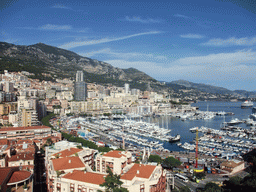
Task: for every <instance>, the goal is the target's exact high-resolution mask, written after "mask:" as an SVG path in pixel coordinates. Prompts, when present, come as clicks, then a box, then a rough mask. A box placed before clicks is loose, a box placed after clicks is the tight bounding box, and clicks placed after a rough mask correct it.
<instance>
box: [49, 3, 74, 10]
mask: <svg viewBox="0 0 256 192" xmlns="http://www.w3.org/2000/svg"><path fill="white" fill-rule="evenodd" d="M52 8H56V9H70V10H72V9H71V8H70V7H67V6H64V5H61V4H56V5H54V6H52Z"/></svg>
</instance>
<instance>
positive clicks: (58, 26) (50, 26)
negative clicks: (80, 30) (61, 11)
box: [39, 24, 72, 30]
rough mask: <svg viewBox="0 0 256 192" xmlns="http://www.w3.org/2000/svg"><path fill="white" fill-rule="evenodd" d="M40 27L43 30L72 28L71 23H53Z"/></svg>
mask: <svg viewBox="0 0 256 192" xmlns="http://www.w3.org/2000/svg"><path fill="white" fill-rule="evenodd" d="M39 29H43V30H70V29H72V26H71V25H52V24H47V25H43V26H41V27H39Z"/></svg>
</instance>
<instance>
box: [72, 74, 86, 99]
mask: <svg viewBox="0 0 256 192" xmlns="http://www.w3.org/2000/svg"><path fill="white" fill-rule="evenodd" d="M86 97H87V84H86V83H85V82H84V78H83V72H82V71H77V73H76V82H75V100H76V101H85V100H86Z"/></svg>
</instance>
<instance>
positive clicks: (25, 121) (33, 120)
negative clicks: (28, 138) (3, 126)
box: [18, 109, 39, 127]
mask: <svg viewBox="0 0 256 192" xmlns="http://www.w3.org/2000/svg"><path fill="white" fill-rule="evenodd" d="M38 124H39V121H38V115H37V112H36V110H33V109H21V110H20V111H19V112H18V125H19V126H20V127H27V126H36V125H38Z"/></svg>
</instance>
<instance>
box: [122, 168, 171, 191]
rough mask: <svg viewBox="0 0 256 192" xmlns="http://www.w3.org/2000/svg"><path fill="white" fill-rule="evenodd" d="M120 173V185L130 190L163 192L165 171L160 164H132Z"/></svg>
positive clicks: (164, 188)
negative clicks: (121, 183)
mask: <svg viewBox="0 0 256 192" xmlns="http://www.w3.org/2000/svg"><path fill="white" fill-rule="evenodd" d="M124 171H125V173H124V174H123V175H121V181H122V182H123V185H122V187H124V188H127V189H128V190H129V191H132V192H141V191H148V192H165V191H166V172H165V171H164V170H163V168H162V166H161V165H158V166H155V165H144V164H133V166H132V167H131V168H129V169H128V171H127V170H126V169H125V170H124Z"/></svg>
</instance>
